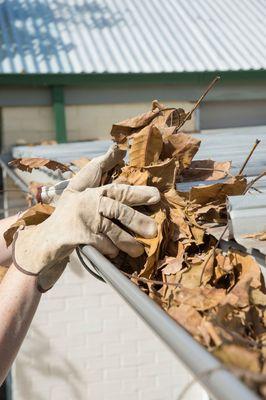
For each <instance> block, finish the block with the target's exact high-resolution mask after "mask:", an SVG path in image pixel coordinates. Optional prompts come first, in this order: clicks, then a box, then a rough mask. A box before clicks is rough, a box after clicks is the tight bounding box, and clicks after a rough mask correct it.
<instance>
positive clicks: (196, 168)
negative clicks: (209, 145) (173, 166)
mask: <svg viewBox="0 0 266 400" xmlns="http://www.w3.org/2000/svg"><path fill="white" fill-rule="evenodd" d="M230 168H231V161H225V162H216V161H213V160H197V161H192V162H191V164H190V166H189V168H188V169H186V170H185V171H184V172H183V174H182V182H188V181H215V180H219V179H223V178H226V177H227V176H228V174H229V171H230Z"/></svg>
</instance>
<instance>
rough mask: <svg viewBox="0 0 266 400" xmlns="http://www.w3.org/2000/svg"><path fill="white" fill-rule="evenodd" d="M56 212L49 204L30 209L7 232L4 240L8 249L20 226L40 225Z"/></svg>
mask: <svg viewBox="0 0 266 400" xmlns="http://www.w3.org/2000/svg"><path fill="white" fill-rule="evenodd" d="M53 211H54V207H52V206H50V205H49V204H40V203H38V204H36V205H35V206H33V207H31V208H29V209H28V210H27V211H26V212H25V213H23V215H22V216H21V217H20V218H19V219H18V220H17V221H16V222H15V223H14V224H12V225H11V226H10V227H9V228H8V229H7V230H6V231H5V232H4V239H5V241H6V245H7V247H8V246H10V244H11V243H12V242H13V238H14V234H15V233H16V231H17V230H18V228H19V227H20V226H28V225H38V224H40V223H41V222H43V221H45V220H46V219H47V218H48V217H49V216H50V215H51V214H52V213H53Z"/></svg>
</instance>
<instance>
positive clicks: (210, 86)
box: [177, 76, 220, 130]
mask: <svg viewBox="0 0 266 400" xmlns="http://www.w3.org/2000/svg"><path fill="white" fill-rule="evenodd" d="M219 80H220V76H216V78H214V79H213V81H212V82H211V83H210V84H209V86H208V87H207V89H206V90H205V92H204V93H203V94H202V95H201V96H200V98H199V99H198V101H197V102H196V104H195V105H194V107H193V108H192V110H190V111H189V113H188V114H187V115H186V117H185V118H184V120H183V121H182V122H181V123H180V124H179V126H178V127H177V130H179V129H180V128H181V127H182V126H183V125H184V123H185V122H186V121H187V120H188V119H189V118H190V117H191V115H192V114H193V112H194V111H195V110H196V108H198V106H199V105H200V103H201V102H202V100H203V99H204V97H205V96H206V95H207V94H208V93H209V91H210V90H211V89H212V88H213V86H214V85H215V84H216V82H218V81H219Z"/></svg>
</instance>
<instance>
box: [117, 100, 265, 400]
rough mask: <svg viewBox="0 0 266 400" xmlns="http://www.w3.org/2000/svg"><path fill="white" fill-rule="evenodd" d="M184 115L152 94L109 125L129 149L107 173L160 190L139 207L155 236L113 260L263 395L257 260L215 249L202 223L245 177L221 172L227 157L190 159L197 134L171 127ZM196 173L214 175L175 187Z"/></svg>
mask: <svg viewBox="0 0 266 400" xmlns="http://www.w3.org/2000/svg"><path fill="white" fill-rule="evenodd" d="M185 115H186V113H185V112H184V110H180V109H179V110H176V109H175V110H173V109H168V108H165V107H164V106H163V105H160V104H159V103H158V102H153V108H152V110H151V111H150V112H148V113H146V114H143V115H141V116H138V117H135V118H132V119H130V120H127V121H123V122H121V123H118V124H115V125H114V126H113V128H112V131H111V135H112V136H113V138H114V140H115V141H117V142H118V143H120V144H121V145H122V146H125V145H126V146H127V148H128V152H129V163H128V164H127V165H125V166H124V167H123V168H122V169H121V171H120V173H119V174H118V176H115V177H114V181H116V182H123V183H126V184H130V185H149V186H156V187H157V188H158V189H159V190H160V192H161V203H160V204H159V205H156V206H152V207H149V208H147V207H141V208H140V210H141V211H142V212H144V213H146V214H148V215H151V216H152V217H153V218H154V219H155V220H156V221H157V223H158V227H159V229H158V235H157V237H156V238H154V239H143V238H138V240H139V241H140V242H141V243H142V244H143V245H144V247H145V255H144V256H141V257H139V258H138V259H132V258H130V257H129V256H128V255H126V254H119V256H118V257H117V259H116V260H115V263H116V264H117V265H118V266H119V267H120V268H121V269H122V270H123V271H125V272H127V273H131V274H133V277H132V280H133V281H134V282H135V283H137V284H138V285H139V286H140V288H141V289H142V290H143V291H145V292H146V293H147V294H148V295H149V296H150V297H151V298H152V299H154V300H155V301H156V302H157V303H158V304H159V305H160V306H161V307H162V308H163V309H164V310H165V311H166V312H167V313H168V314H169V315H170V316H171V317H172V318H174V319H175V320H176V321H177V322H178V323H179V324H181V325H182V326H183V327H184V328H185V329H186V330H187V331H188V332H189V333H190V334H191V335H193V337H194V338H195V339H196V340H197V341H199V342H200V343H201V344H202V345H204V346H205V347H206V348H207V349H208V350H209V351H210V352H212V354H214V355H215V356H217V357H218V358H219V359H220V360H221V361H222V362H224V363H225V364H227V365H228V366H230V367H231V368H232V369H233V370H234V371H235V372H236V373H237V374H238V375H240V376H241V377H242V378H243V379H244V380H245V381H246V382H247V383H248V384H249V385H250V386H251V387H252V388H253V389H254V390H256V391H258V392H259V393H260V394H261V395H262V396H265V398H266V347H265V346H266V329H265V327H266V294H265V286H264V281H263V277H262V274H261V271H260V268H259V266H258V264H257V263H256V262H255V260H254V258H253V257H251V256H249V255H247V254H245V253H241V252H239V251H237V250H233V249H231V250H230V251H228V252H227V253H224V252H222V251H221V250H220V249H219V248H217V240H216V239H215V238H214V237H213V236H212V235H210V234H208V232H209V230H207V228H208V227H209V226H210V224H214V223H215V224H220V225H226V223H227V214H226V206H225V204H226V198H227V196H233V195H242V194H244V192H245V190H246V187H247V182H246V179H245V178H244V177H243V176H240V175H239V176H231V175H230V174H229V170H230V166H231V163H230V162H228V161H225V162H224V163H218V162H215V161H212V160H200V161H193V157H194V156H195V154H196V153H197V151H198V149H199V146H200V141H199V140H198V139H196V138H194V137H192V136H190V135H188V134H184V133H181V132H179V131H178V130H177V127H178V126H179V125H180V122H181V121H182V118H184V117H185ZM197 180H198V181H203V180H206V181H208V180H209V181H210V180H211V181H213V180H220V181H219V182H217V183H212V184H209V185H208V182H206V185H204V186H203V185H200V186H195V187H192V188H191V189H190V190H189V191H188V192H181V191H179V190H178V183H180V182H184V181H197ZM221 180H222V182H221ZM176 187H177V189H176ZM143 277H144V278H149V279H150V280H151V282H148V283H146V282H145V280H144V279H141V278H143ZM152 280H154V281H155V282H156V283H153V282H152ZM158 281H159V282H160V281H161V282H162V283H161V284H159V283H158ZM264 374H265V375H264Z"/></svg>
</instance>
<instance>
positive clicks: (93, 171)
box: [68, 144, 126, 192]
mask: <svg viewBox="0 0 266 400" xmlns="http://www.w3.org/2000/svg"><path fill="white" fill-rule="evenodd" d="M125 154H126V152H125V151H124V150H120V149H119V147H118V146H117V145H116V144H115V145H112V146H111V147H110V148H109V150H108V151H107V153H106V154H104V155H103V156H100V157H96V158H94V159H93V160H92V161H90V162H89V163H88V164H87V165H85V167H83V168H82V169H81V170H80V171H79V172H78V173H77V175H75V176H74V177H73V178H72V179H71V180H70V183H69V185H68V188H69V189H72V190H77V191H79V192H81V191H83V190H85V189H87V188H93V187H97V186H99V184H100V181H101V178H102V174H103V173H105V172H107V171H109V170H110V169H112V168H113V167H115V166H116V164H118V163H119V162H120V161H122V160H123V158H124V156H125Z"/></svg>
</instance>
